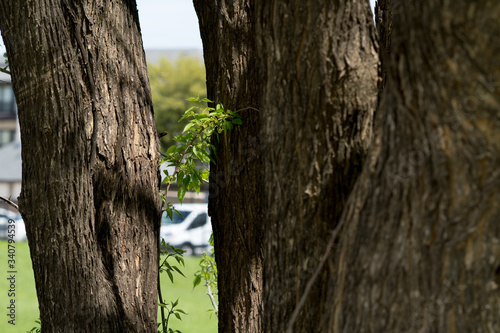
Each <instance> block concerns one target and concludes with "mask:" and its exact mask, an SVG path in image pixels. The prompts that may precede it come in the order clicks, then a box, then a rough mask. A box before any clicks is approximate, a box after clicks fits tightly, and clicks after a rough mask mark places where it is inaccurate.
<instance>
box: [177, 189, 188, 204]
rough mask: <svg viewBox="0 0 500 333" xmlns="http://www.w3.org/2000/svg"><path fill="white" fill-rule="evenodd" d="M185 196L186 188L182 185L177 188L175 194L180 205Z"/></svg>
mask: <svg viewBox="0 0 500 333" xmlns="http://www.w3.org/2000/svg"><path fill="white" fill-rule="evenodd" d="M185 195H186V186H184V185H182V186H181V187H179V191H178V192H177V198H178V199H179V202H180V203H182V201H184V196H185Z"/></svg>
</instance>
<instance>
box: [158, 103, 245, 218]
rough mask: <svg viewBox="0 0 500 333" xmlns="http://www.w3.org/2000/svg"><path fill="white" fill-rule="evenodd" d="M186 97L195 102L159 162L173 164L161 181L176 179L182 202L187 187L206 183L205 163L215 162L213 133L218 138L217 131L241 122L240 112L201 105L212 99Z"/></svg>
mask: <svg viewBox="0 0 500 333" xmlns="http://www.w3.org/2000/svg"><path fill="white" fill-rule="evenodd" d="M188 100H189V101H190V102H196V103H198V105H197V106H192V107H190V108H189V109H188V110H187V111H186V112H184V115H183V116H182V117H181V119H180V120H179V121H183V120H188V123H187V124H186V125H185V126H184V129H183V130H182V133H181V134H179V135H177V136H175V137H174V141H175V143H174V144H172V145H171V146H170V147H169V148H168V149H167V151H166V153H165V155H164V158H163V159H162V161H161V163H168V166H174V167H175V171H174V172H173V174H172V175H170V174H169V173H168V171H167V170H165V178H164V180H163V182H164V183H167V184H172V183H174V182H177V185H178V187H179V190H178V192H177V198H178V199H179V202H181V203H182V201H183V200H184V196H185V194H186V191H187V190H194V191H196V193H199V192H200V188H201V185H202V184H203V183H204V182H208V177H209V171H208V165H209V163H210V162H212V163H216V162H215V159H214V156H215V157H216V156H217V152H216V149H215V146H214V145H213V144H211V142H210V140H211V138H212V136H213V135H215V136H216V137H217V138H219V134H221V133H223V132H225V131H227V130H231V129H233V127H234V125H241V124H242V121H241V118H240V115H239V114H238V113H237V112H233V111H230V110H225V109H224V107H223V106H222V104H218V105H217V106H216V107H215V108H213V107H208V106H207V107H204V105H205V104H206V103H213V102H212V101H210V100H208V99H207V98H200V97H199V96H198V97H192V98H189V99H188ZM163 198H164V197H163ZM164 202H165V201H164ZM165 211H167V214H168V215H169V217H170V218H171V217H172V210H171V207H169V206H168V204H167V207H166V209H165Z"/></svg>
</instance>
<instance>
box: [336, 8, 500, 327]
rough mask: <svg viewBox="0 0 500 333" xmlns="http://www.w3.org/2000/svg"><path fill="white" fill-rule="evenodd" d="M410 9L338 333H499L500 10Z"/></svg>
mask: <svg viewBox="0 0 500 333" xmlns="http://www.w3.org/2000/svg"><path fill="white" fill-rule="evenodd" d="M402 3H403V2H402V1H392V4H391V6H394V7H392V8H391V10H392V11H393V15H392V19H393V21H392V40H391V49H390V52H389V53H390V54H389V59H388V61H386V62H384V64H385V65H386V66H387V68H386V71H387V75H388V77H387V84H386V87H385V93H384V95H383V97H382V102H381V105H380V108H379V111H378V112H377V119H376V121H375V146H374V147H373V149H372V151H371V153H370V156H369V157H368V160H367V163H366V165H365V168H364V169H363V173H362V175H361V176H360V178H359V179H358V182H357V184H356V186H355V188H354V190H353V192H352V193H351V199H352V200H350V201H349V204H348V206H347V207H346V209H345V215H344V216H343V219H344V220H345V226H346V227H345V230H344V231H343V232H342V234H341V239H340V243H339V247H338V250H337V251H336V256H335V261H334V262H332V263H331V264H332V266H334V267H335V272H336V276H334V277H333V279H332V281H331V284H330V286H332V288H331V290H330V293H331V295H332V298H333V301H334V304H335V307H334V309H333V311H332V314H333V316H332V322H331V324H330V330H329V331H331V332H500V316H499V313H500V288H499V284H500V241H499V237H500V223H499V220H500V206H499V205H498V202H499V201H500V137H499V133H500V122H499V112H498V110H499V107H500V88H499V83H498V82H499V78H500V63H499V61H498V54H499V52H500V38H499V37H498V36H499V35H500V21H499V20H498V17H499V16H500V3H498V1H493V0H492V1H482V2H474V1H466V0H460V1H453V2H446V1H444V2H443V1H436V0H433V1H425V2H408V1H405V2H404V5H403V4H402ZM382 38H384V36H382Z"/></svg>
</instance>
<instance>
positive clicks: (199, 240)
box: [160, 204, 212, 255]
mask: <svg viewBox="0 0 500 333" xmlns="http://www.w3.org/2000/svg"><path fill="white" fill-rule="evenodd" d="M174 208H175V209H177V210H178V211H179V212H180V213H181V215H182V216H181V215H179V214H177V213H176V212H175V211H174V213H173V220H170V218H169V217H168V216H167V213H163V216H162V218H161V227H160V237H161V238H163V239H164V240H165V242H166V243H169V244H170V245H172V246H174V247H177V248H181V249H183V250H184V251H186V252H185V253H184V254H185V255H192V254H199V253H201V252H203V251H208V250H209V244H208V240H209V239H210V235H211V233H212V225H211V223H210V217H209V216H208V205H207V204H183V205H180V204H176V205H174Z"/></svg>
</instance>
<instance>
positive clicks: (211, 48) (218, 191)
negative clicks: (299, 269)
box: [194, 0, 263, 332]
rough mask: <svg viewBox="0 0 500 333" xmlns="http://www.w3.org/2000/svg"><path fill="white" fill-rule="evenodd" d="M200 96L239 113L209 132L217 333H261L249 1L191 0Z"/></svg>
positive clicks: (254, 81)
mask: <svg viewBox="0 0 500 333" xmlns="http://www.w3.org/2000/svg"><path fill="white" fill-rule="evenodd" d="M194 5H195V8H196V11H197V14H198V18H199V22H200V31H201V37H202V40H203V50H204V57H205V66H206V68H207V89H208V98H209V99H211V100H213V101H215V103H222V104H223V105H224V107H225V108H226V109H230V110H233V111H237V110H241V111H240V115H241V118H242V121H243V125H242V126H237V127H235V129H233V130H231V131H229V132H227V133H226V134H225V135H221V136H220V141H218V140H217V139H216V138H215V137H214V138H213V140H212V141H213V142H212V143H213V144H214V145H215V146H216V149H217V163H216V164H213V163H212V164H211V165H210V197H209V214H210V216H211V219H212V226H213V232H214V241H215V257H216V260H217V267H218V273H219V277H218V278H219V280H218V286H219V332H261V328H260V325H261V320H260V315H261V313H262V307H261V292H262V232H261V228H262V223H263V219H262V203H261V200H262V199H261V198H262V191H263V186H262V182H261V178H262V177H261V172H262V165H261V164H262V162H261V157H260V154H261V148H260V139H259V132H260V120H259V118H260V115H259V111H258V109H259V104H260V100H259V87H260V84H259V80H258V77H257V74H256V60H255V34H254V23H253V20H252V16H251V15H252V11H251V1H249V0H221V1H205V0H194Z"/></svg>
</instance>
